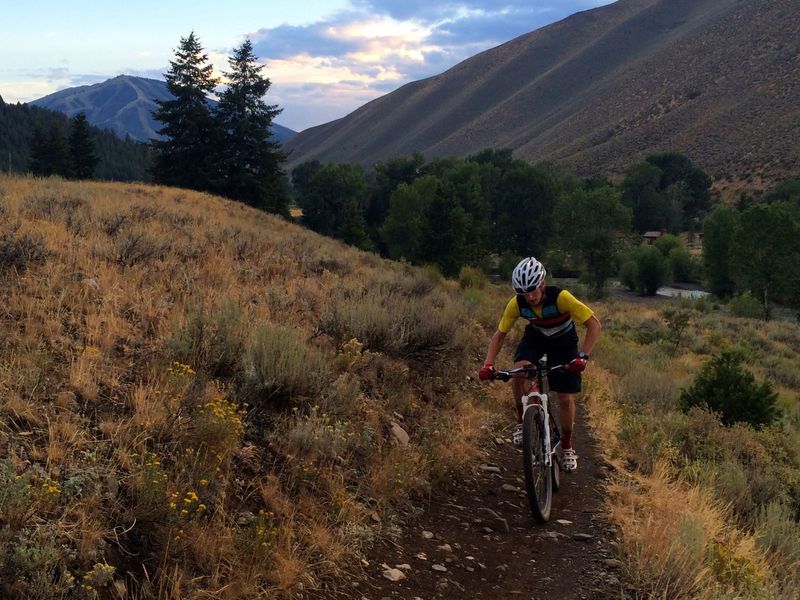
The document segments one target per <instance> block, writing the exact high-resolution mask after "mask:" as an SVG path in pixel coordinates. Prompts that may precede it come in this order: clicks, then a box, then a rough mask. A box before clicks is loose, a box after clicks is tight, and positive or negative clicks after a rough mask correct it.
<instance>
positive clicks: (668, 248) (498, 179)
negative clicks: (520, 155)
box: [292, 149, 800, 307]
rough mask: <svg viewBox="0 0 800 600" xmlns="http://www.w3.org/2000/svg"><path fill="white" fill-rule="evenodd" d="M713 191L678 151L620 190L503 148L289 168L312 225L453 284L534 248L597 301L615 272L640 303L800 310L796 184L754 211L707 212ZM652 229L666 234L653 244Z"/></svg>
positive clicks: (649, 161)
mask: <svg viewBox="0 0 800 600" xmlns="http://www.w3.org/2000/svg"><path fill="white" fill-rule="evenodd" d="M710 187H711V179H710V178H709V177H708V175H707V174H706V173H704V172H703V171H702V170H701V169H699V168H697V167H696V166H694V165H693V163H692V161H691V160H690V159H689V158H688V157H686V156H684V155H682V154H680V153H676V152H666V153H659V154H654V155H651V156H648V157H647V158H646V159H645V160H644V161H642V162H640V163H637V164H635V165H633V166H631V167H630V168H629V169H628V170H627V171H626V173H625V176H624V178H623V179H622V180H621V181H620V182H618V183H616V184H615V183H612V182H611V181H609V180H608V179H606V178H603V177H591V178H579V177H577V176H575V175H573V174H570V173H567V172H564V171H562V170H560V169H559V168H558V167H556V166H554V165H551V164H539V165H531V164H528V163H526V162H524V161H521V160H518V159H515V158H514V157H513V156H512V153H511V151H510V150H507V149H503V150H485V151H483V152H480V153H478V154H475V155H473V156H469V157H467V158H452V157H450V158H437V159H434V160H432V161H429V162H426V161H425V160H424V159H423V157H422V156H420V155H413V156H402V157H397V158H393V159H390V160H387V161H384V162H380V163H377V164H376V165H374V167H372V168H371V169H364V168H363V167H361V166H359V165H352V164H342V163H328V164H325V165H323V164H320V163H319V162H318V161H307V162H305V163H302V164H300V165H298V166H297V167H295V169H294V170H293V172H292V188H293V193H294V198H295V201H296V202H297V204H298V206H299V207H300V208H301V209H302V217H301V219H302V222H303V223H304V224H305V225H306V226H308V227H309V228H311V229H313V230H314V231H317V232H319V233H322V234H324V235H327V236H331V237H336V238H338V239H341V240H342V241H344V242H347V243H349V244H352V245H355V246H358V247H360V248H362V249H365V250H372V251H375V252H378V253H380V254H381V255H383V256H387V257H389V258H393V259H402V260H406V261H408V262H411V263H413V264H433V265H436V267H437V268H439V269H440V270H441V271H442V273H444V274H445V275H448V276H453V275H456V274H457V273H458V272H459V270H460V269H461V268H462V267H464V266H472V267H479V268H481V269H483V270H484V271H487V272H489V271H495V272H498V273H499V274H500V275H501V276H502V277H506V276H507V275H508V272H509V271H510V269H511V268H512V267H513V265H514V264H516V261H517V260H518V259H519V258H520V257H522V256H526V255H529V254H533V255H536V256H539V257H542V258H543V259H544V260H545V261H546V264H547V265H548V266H549V268H550V270H551V271H552V272H554V273H557V274H560V275H571V276H577V275H580V276H581V277H582V278H583V280H584V281H585V282H586V283H587V284H589V285H590V286H591V288H592V289H593V290H594V292H595V293H596V294H601V293H602V290H603V288H604V285H605V282H606V280H607V279H608V278H609V277H612V276H615V275H619V277H620V279H621V281H622V282H623V284H625V285H627V286H628V287H629V288H630V289H632V290H636V291H639V292H640V293H642V294H646V295H647V294H649V295H652V294H655V293H656V290H657V289H658V288H659V287H660V286H661V285H664V284H665V283H667V282H668V281H675V282H685V283H698V282H701V281H704V282H707V283H708V284H709V286H710V287H711V289H712V291H713V292H714V293H715V294H717V295H719V296H722V297H725V296H731V295H733V294H737V293H743V292H748V293H750V294H752V295H753V296H755V297H757V298H760V299H761V300H762V301H763V303H764V307H768V305H769V303H770V302H773V301H774V302H780V303H783V304H786V305H790V306H800V298H798V292H799V291H800V256H798V251H797V250H796V249H795V248H794V247H793V246H795V242H794V240H795V239H796V238H797V235H798V233H800V230H798V226H799V225H798V213H800V184H798V183H796V182H789V183H786V184H784V185H783V186H781V187H779V188H778V189H777V190H775V191H774V192H772V193H771V194H768V195H767V196H766V198H765V199H764V200H765V201H764V202H763V203H759V204H756V205H753V206H749V207H746V208H736V207H726V206H724V205H720V206H716V207H714V208H713V210H711V208H712V206H711V195H710ZM709 211H710V212H709ZM648 231H654V232H656V234H657V235H658V236H659V239H658V240H657V241H656V242H655V243H654V244H652V245H649V244H648V243H645V242H644V240H643V236H642V234H644V233H645V232H648ZM701 236H702V240H703V242H702V248H703V252H702V255H700V253H699V252H697V250H695V251H694V252H693V251H692V250H691V249H690V247H689V246H688V245H687V242H692V241H694V242H696V243H695V244H693V245H694V246H695V248H697V247H699V245H700V244H699V238H700V237H701ZM684 240H686V241H684ZM777 257H780V258H777Z"/></svg>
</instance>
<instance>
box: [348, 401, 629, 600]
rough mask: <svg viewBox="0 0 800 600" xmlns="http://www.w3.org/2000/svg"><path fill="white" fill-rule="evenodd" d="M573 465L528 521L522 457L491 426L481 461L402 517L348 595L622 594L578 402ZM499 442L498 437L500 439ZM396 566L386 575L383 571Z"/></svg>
mask: <svg viewBox="0 0 800 600" xmlns="http://www.w3.org/2000/svg"><path fill="white" fill-rule="evenodd" d="M579 413H580V414H579V417H578V420H579V423H578V425H577V426H576V433H575V437H576V444H575V446H576V450H577V452H578V454H579V457H580V458H579V463H578V465H579V468H578V471H577V472H576V473H572V474H570V475H565V474H562V476H561V490H560V491H559V492H558V493H557V494H555V496H554V498H553V510H552V513H551V517H550V522H549V523H548V524H547V525H544V526H541V525H537V524H535V523H534V521H533V519H532V517H531V515H530V510H529V508H528V504H527V498H526V496H525V492H524V483H523V480H522V466H521V465H522V456H521V454H520V451H519V450H518V449H516V448H515V447H513V446H512V445H511V444H510V439H509V438H510V431H511V427H509V428H508V429H507V430H506V431H503V432H499V439H498V440H497V441H496V442H495V444H494V447H493V448H489V449H487V450H488V452H487V456H486V462H485V463H484V464H482V465H480V466H479V467H476V469H475V470H474V472H473V473H472V474H471V475H470V476H469V477H468V478H466V479H464V480H463V482H462V483H461V485H458V486H454V489H453V490H452V492H451V493H450V494H447V495H445V496H443V497H439V498H436V499H434V500H433V501H431V503H430V504H429V505H428V506H427V507H425V511H424V513H423V514H422V515H421V516H420V517H419V518H418V519H417V520H416V521H414V522H411V523H408V524H407V525H406V528H405V530H404V533H403V536H402V539H401V541H400V544H399V546H398V547H397V548H384V549H378V550H376V551H375V553H373V555H372V558H371V560H370V561H369V562H370V564H369V566H366V567H365V573H366V575H367V578H366V579H365V580H362V581H359V582H354V583H353V588H352V594H351V595H348V597H350V598H354V599H355V600H384V599H387V598H389V599H394V598H403V599H407V600H415V599H421V600H432V599H440V598H445V599H448V598H453V599H455V598H458V599H463V598H470V599H472V598H475V599H483V598H485V599H491V600H503V599H505V598H529V599H534V598H536V599H538V598H559V600H567V599H570V598H581V599H584V598H585V599H589V598H591V599H596V598H599V599H603V598H620V597H622V596H624V594H623V590H622V587H621V584H620V581H619V566H620V563H619V561H618V560H617V552H616V547H617V540H616V529H615V528H614V527H613V526H612V525H610V524H609V523H608V522H607V521H606V520H605V518H604V512H603V508H602V502H603V494H604V480H605V478H606V477H607V474H608V467H607V466H606V465H605V463H604V462H603V461H602V459H600V458H598V457H599V452H598V451H597V447H596V442H595V441H594V440H593V439H592V437H591V436H590V433H589V431H588V429H587V427H586V426H585V425H583V424H584V423H585V422H586V421H585V413H584V411H583V410H581V409H580V408H579ZM503 438H505V439H503ZM387 567H388V568H390V569H395V571H394V572H393V574H394V576H397V572H398V571H399V572H401V573H402V574H403V577H402V578H401V579H399V580H397V581H390V580H389V579H388V578H387V577H386V576H384V574H383V573H384V571H386V570H387Z"/></svg>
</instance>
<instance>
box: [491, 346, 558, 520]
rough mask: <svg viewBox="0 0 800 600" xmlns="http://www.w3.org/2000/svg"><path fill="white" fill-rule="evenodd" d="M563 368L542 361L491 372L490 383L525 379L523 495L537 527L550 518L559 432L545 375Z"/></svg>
mask: <svg viewBox="0 0 800 600" xmlns="http://www.w3.org/2000/svg"><path fill="white" fill-rule="evenodd" d="M563 368H564V365H558V366H555V367H552V368H548V367H547V362H546V361H545V360H544V359H542V360H540V361H539V363H538V364H535V365H526V366H524V367H518V368H516V369H511V370H509V371H495V372H494V376H493V377H492V379H499V380H501V381H509V380H510V379H515V378H521V379H529V380H530V382H531V384H530V388H529V389H528V392H527V393H526V394H524V395H523V396H522V464H523V470H524V472H525V491H526V493H527V494H528V504H529V505H530V508H531V514H532V515H533V518H534V519H535V520H536V521H537V522H538V523H542V524H544V523H546V522H547V520H548V519H549V518H550V508H551V507H552V504H553V492H557V491H558V488H559V487H560V484H561V481H560V474H561V464H560V463H559V457H558V454H557V453H556V452H557V450H558V448H559V447H560V445H561V432H560V431H559V429H558V424H557V423H556V420H555V419H554V418H552V416H551V410H550V408H551V407H550V400H549V397H548V395H547V391H548V387H547V378H546V377H545V375H547V374H548V373H550V372H551V371H555V370H557V369H563Z"/></svg>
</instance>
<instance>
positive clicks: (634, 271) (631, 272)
mask: <svg viewBox="0 0 800 600" xmlns="http://www.w3.org/2000/svg"><path fill="white" fill-rule="evenodd" d="M637 278H638V268H637V266H636V261H635V260H629V261H626V262H624V263H623V264H622V268H621V269H620V270H619V280H620V281H621V282H622V285H624V286H625V287H626V288H628V289H629V290H630V291H632V292H634V291H636V288H637V283H636V280H637Z"/></svg>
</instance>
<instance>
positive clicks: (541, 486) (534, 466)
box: [522, 406, 553, 523]
mask: <svg viewBox="0 0 800 600" xmlns="http://www.w3.org/2000/svg"><path fill="white" fill-rule="evenodd" d="M522 463H523V467H524V471H525V491H526V492H527V494H528V504H529V505H530V507H531V514H532V515H533V518H534V519H535V520H536V521H537V522H539V523H546V522H547V520H548V519H549V518H550V507H551V505H552V503H553V481H552V475H553V472H552V470H551V469H550V467H547V466H546V465H545V461H544V420H543V417H542V413H541V411H540V410H538V409H537V408H536V407H533V406H531V407H530V408H528V409H527V410H526V411H525V417H524V419H523V422H522Z"/></svg>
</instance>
